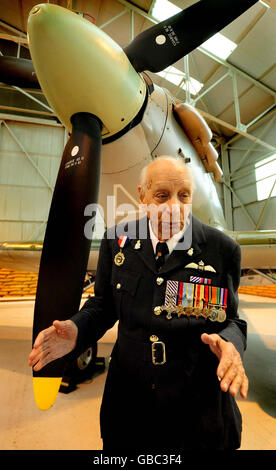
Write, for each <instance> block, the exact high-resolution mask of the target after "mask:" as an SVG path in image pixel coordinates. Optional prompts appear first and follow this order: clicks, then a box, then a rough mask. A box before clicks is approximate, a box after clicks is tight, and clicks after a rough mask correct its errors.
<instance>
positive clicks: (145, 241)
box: [131, 216, 157, 273]
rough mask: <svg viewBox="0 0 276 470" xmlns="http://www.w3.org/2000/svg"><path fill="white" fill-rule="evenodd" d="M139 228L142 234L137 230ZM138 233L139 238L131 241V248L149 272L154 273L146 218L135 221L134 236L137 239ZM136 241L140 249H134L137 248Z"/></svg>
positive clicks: (153, 258) (154, 267) (153, 259)
mask: <svg viewBox="0 0 276 470" xmlns="http://www.w3.org/2000/svg"><path fill="white" fill-rule="evenodd" d="M139 224H140V226H139ZM141 227H142V233H141V230H139V228H141ZM139 233H140V236H141V238H135V239H132V240H131V246H132V248H133V249H134V250H135V251H136V252H137V255H138V256H139V257H140V258H141V259H142V260H143V262H144V263H145V265H146V266H147V267H148V268H149V269H150V270H151V271H153V272H154V273H155V272H157V271H156V266H155V257H154V252H153V247H152V242H151V239H150V234H149V224H148V218H147V216H146V217H145V218H142V219H139V220H137V226H136V234H137V235H138V237H139ZM145 236H146V238H145ZM138 240H140V248H138V249H136V248H135V246H137V245H136V244H137V241H138Z"/></svg>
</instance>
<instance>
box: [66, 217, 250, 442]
mask: <svg viewBox="0 0 276 470" xmlns="http://www.w3.org/2000/svg"><path fill="white" fill-rule="evenodd" d="M141 220H142V221H143V222H145V221H146V227H147V238H146V239H142V238H141V239H140V245H139V244H138V245H137V240H138V239H139V232H138V229H137V231H136V234H137V236H136V237H134V238H133V239H130V242H129V243H128V244H127V245H126V246H125V247H124V248H123V249H122V252H123V254H124V257H125V260H124V262H123V264H121V265H120V266H117V265H116V264H115V262H114V257H115V255H116V254H117V253H118V252H119V251H120V249H119V246H118V237H117V236H115V238H114V236H113V233H112V229H110V230H109V231H107V232H106V233H105V235H104V238H103V240H102V244H101V248H100V254H99V262H98V268H97V275H96V281H95V296H94V297H91V298H90V299H89V300H88V301H87V302H86V303H85V304H84V306H83V307H82V309H81V310H80V311H79V312H78V313H77V314H76V315H74V316H73V317H72V320H73V321H74V322H75V323H76V325H77V326H78V329H79V333H78V340H77V346H76V349H75V351H74V353H75V354H76V355H78V354H80V353H81V352H82V351H84V350H85V349H86V348H87V347H88V346H90V345H91V344H93V342H94V341H97V340H98V339H100V338H101V337H102V336H103V335H104V333H105V332H106V331H107V329H109V328H111V327H112V326H113V325H114V324H115V322H116V321H117V320H118V319H119V323H118V339H117V341H116V343H115V345H114V348H113V351H112V355H111V361H110V364H109V370H108V374H107V379H106V384H105V390H104V394H103V400H102V406H101V412H100V424H101V436H102V439H103V449H104V450H105V449H106V450H107V449H114V450H115V449H116V450H119V449H132V450H134V451H135V450H136V451H140V450H147V451H149V450H152V451H154V450H158V449H161V450H162V451H165V450H170V451H172V450H179V451H180V450H186V449H189V450H190V449H236V448H238V447H239V446H240V439H241V415H240V412H239V409H238V407H237V404H236V402H235V399H234V398H233V397H232V396H231V395H230V393H229V392H226V393H225V392H222V391H221V389H220V383H219V381H218V378H217V375H216V370H217V367H218V359H217V357H216V356H215V354H213V353H212V352H211V351H210V348H209V346H208V345H205V344H204V343H203V342H202V341H201V338H200V336H201V334H202V333H204V332H205V333H217V334H219V335H220V336H221V337H222V338H223V339H224V340H226V341H230V342H232V343H233V344H234V346H235V347H236V349H237V350H238V351H239V353H240V354H241V356H242V355H243V351H244V350H245V348H246V323H245V322H244V321H243V320H240V319H239V317H238V313H237V307H238V295H237V289H238V285H239V279H240V260H241V252H240V247H239V245H238V244H237V243H236V242H234V241H233V240H232V239H231V238H230V237H228V236H226V235H225V234H224V233H222V232H220V231H218V230H216V229H214V228H211V227H209V226H207V225H204V224H202V223H201V222H199V221H198V220H197V219H196V218H194V217H193V218H192V245H191V246H192V248H193V250H192V255H191V250H190V251H189V254H188V250H177V249H175V250H173V252H172V253H171V255H170V256H169V258H168V259H167V260H166V262H165V264H164V266H163V268H162V269H161V271H159V272H157V270H156V267H155V255H154V253H153V248H152V242H151V240H150V237H149V229H148V221H147V218H146V217H145V218H144V219H140V221H141ZM131 224H132V225H131ZM130 226H131V227H132V229H133V228H134V227H136V228H137V227H138V222H137V221H133V222H131V223H130V224H128V227H125V229H126V231H127V232H128V230H129V228H130ZM132 233H133V231H132ZM184 237H185V235H184ZM139 246H140V247H139ZM200 261H203V263H204V265H205V266H206V265H211V266H212V267H213V268H214V269H215V272H211V271H200V270H198V269H190V268H187V267H186V265H187V264H189V263H191V262H194V263H195V264H198V263H199V262H200ZM191 276H200V277H204V278H208V279H211V285H213V286H218V287H225V288H227V289H228V298H227V309H226V314H227V318H226V320H225V321H224V322H222V323H219V322H217V321H216V322H212V321H210V320H209V319H205V318H203V317H199V318H196V317H187V316H183V315H182V316H180V317H179V318H178V317H177V316H173V318H171V319H167V318H166V315H164V314H162V315H156V314H155V313H154V309H155V307H156V306H160V305H163V304H164V297H165V290H166V281H167V280H177V281H184V282H190V277H191ZM155 337H157V338H158V339H159V341H162V342H163V343H164V344H165V351H163V348H162V352H161V356H162V357H161V359H160V362H163V359H164V356H163V353H164V352H165V355H166V358H165V359H166V362H165V363H164V364H154V363H153V358H152V347H153V346H152V344H153V342H152V338H155ZM155 339H156V338H155Z"/></svg>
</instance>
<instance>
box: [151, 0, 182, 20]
mask: <svg viewBox="0 0 276 470" xmlns="http://www.w3.org/2000/svg"><path fill="white" fill-rule="evenodd" d="M180 11H182V9H181V8H179V7H177V6H176V5H174V4H173V3H171V2H168V0H156V1H155V3H154V5H153V9H152V12H151V15H152V16H153V17H154V18H156V19H157V20H159V21H163V20H166V19H167V18H170V17H171V16H173V15H176V14H177V13H179V12H180Z"/></svg>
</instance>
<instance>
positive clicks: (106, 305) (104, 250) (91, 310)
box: [70, 232, 118, 359]
mask: <svg viewBox="0 0 276 470" xmlns="http://www.w3.org/2000/svg"><path fill="white" fill-rule="evenodd" d="M111 270H112V256H111V250H110V247H109V243H108V239H107V232H105V234H104V237H103V239H102V243H101V247H100V252H99V260H98V266H97V273H96V279H95V287H94V293H95V295H94V296H93V297H91V298H90V299H88V300H87V301H86V302H85V304H84V305H83V307H82V308H81V309H80V310H79V312H77V313H76V314H75V315H73V316H72V317H71V320H72V321H73V322H74V323H75V324H76V325H77V327H78V337H77V344H76V348H75V349H74V351H73V352H72V353H70V359H72V358H73V357H78V356H79V355H80V354H81V353H82V352H84V351H85V350H86V349H87V348H88V347H89V346H91V345H92V344H94V343H95V342H97V341H98V340H99V339H100V338H101V337H102V336H103V335H104V334H105V332H106V331H107V330H108V329H109V328H112V326H113V325H114V324H115V323H116V321H117V320H118V318H117V316H116V309H115V305H114V301H113V292H112V286H111Z"/></svg>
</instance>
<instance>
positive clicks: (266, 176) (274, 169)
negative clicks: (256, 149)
mask: <svg viewBox="0 0 276 470" xmlns="http://www.w3.org/2000/svg"><path fill="white" fill-rule="evenodd" d="M255 177H256V188H257V200H258V201H261V200H263V199H267V198H268V197H269V194H270V192H271V189H272V187H273V184H274V181H275V178H276V154H274V155H271V156H270V157H268V158H265V159H264V160H261V161H260V162H258V163H256V164H255ZM275 196H276V185H275V186H274V189H273V191H272V194H271V196H270V197H275Z"/></svg>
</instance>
